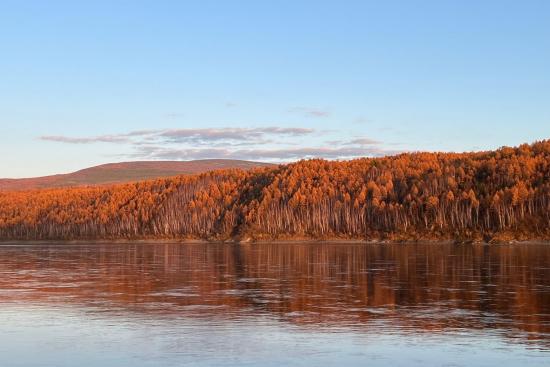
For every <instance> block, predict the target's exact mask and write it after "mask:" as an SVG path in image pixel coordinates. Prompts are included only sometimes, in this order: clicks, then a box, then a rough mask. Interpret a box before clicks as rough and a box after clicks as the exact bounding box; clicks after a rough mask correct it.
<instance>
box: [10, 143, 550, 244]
mask: <svg viewBox="0 0 550 367" xmlns="http://www.w3.org/2000/svg"><path fill="white" fill-rule="evenodd" d="M140 238H141V239H202V240H211V241H243V242H245V241H268V240H278V239H279V240H281V239H284V240H293V239H320V240H334V239H354V240H367V241H379V240H388V241H421V240H451V241H460V242H467V241H486V242H499V241H513V240H548V239H550V140H546V141H540V142H536V143H533V144H523V145H521V146H519V147H515V148H511V147H502V148H500V149H498V150H495V151H486V152H474V153H422V152H420V153H403V154H400V155H395V156H388V157H382V158H360V159H354V160H349V161H327V160H321V159H311V160H303V161H299V162H295V163H291V164H285V165H279V166H274V167H264V168H255V169H251V170H241V169H228V170H216V171H211V172H207V173H202V174H197V175H191V176H177V177H172V178H166V179H156V180H150V181H142V182H136V183H130V184H118V185H110V186H86V187H78V188H59V189H42V190H30V191H10V192H0V239H1V240H48V239H51V240H75V239H140Z"/></svg>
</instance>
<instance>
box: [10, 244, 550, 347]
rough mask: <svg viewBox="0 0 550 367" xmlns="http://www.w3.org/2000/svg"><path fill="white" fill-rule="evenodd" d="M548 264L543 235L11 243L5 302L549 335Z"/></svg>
mask: <svg viewBox="0 0 550 367" xmlns="http://www.w3.org/2000/svg"><path fill="white" fill-rule="evenodd" d="M548 264H550V251H548V250H547V249H546V248H544V247H542V246H536V245H526V246H450V245H449V246H448V245H416V246H412V245H408V246H400V245H367V246H364V245H341V244H339V245H314V244H299V245H297V244H292V245H284V244H273V245H240V246H239V245H183V246H182V245H170V244H166V245H135V246H134V245H123V246H118V245H104V246H102V245H99V246H44V247H40V248H32V249H30V248H28V247H22V248H21V247H9V248H3V249H2V251H1V252H0V265H1V267H0V272H1V273H2V274H1V276H0V288H1V289H3V291H2V299H3V300H4V302H8V301H10V300H11V301H28V302H58V301H62V302H77V303H81V304H90V305H91V304H96V305H105V304H107V305H112V304H113V303H115V304H117V305H119V306H123V307H128V308H132V309H135V310H137V311H138V312H159V313H164V314H166V315H174V316H181V315H186V314H189V315H202V316H215V317H235V316H236V315H237V316H238V315H239V313H242V315H250V314H259V313H262V314H265V315H268V316H270V317H276V318H280V319H282V320H286V321H289V322H293V323H314V324H316V323H322V324H327V325H342V326H353V327H356V328H365V329H366V330H367V329H368V328H369V325H372V323H373V322H377V321H391V322H392V323H393V324H392V325H397V326H401V327H403V328H410V329H411V330H414V331H419V330H425V331H429V330H441V329H448V328H465V329H481V328H500V329H503V330H515V333H516V334H517V333H521V334H522V335H523V333H526V332H528V333H529V335H530V337H533V338H543V337H544V336H542V334H544V333H549V332H550V316H549V313H550V312H549V311H550V292H549V290H550V283H549V282H550V268H548ZM15 290H16V291H17V292H15ZM21 290H27V291H26V292H21ZM197 306H200V307H197ZM208 306H210V307H208ZM218 306H224V307H218Z"/></svg>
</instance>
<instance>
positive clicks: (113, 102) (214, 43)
mask: <svg viewBox="0 0 550 367" xmlns="http://www.w3.org/2000/svg"><path fill="white" fill-rule="evenodd" d="M548 19H550V2H548V1H544V0H539V1H528V0H524V1H506V0H501V1H488V0H487V1H465V0H462V1H441V0H440V1H330V2H329V1H298V0H295V1H270V2H267V1H196V2H191V1H161V0H159V1H116V0H111V1H99V0H94V1H88V2H84V1H55V0H49V1H21V0H19V1H9V0H8V1H6V0H2V1H0V46H1V50H2V51H1V54H0V81H1V83H0V122H1V125H0V126H1V132H2V134H1V135H0V139H1V144H0V153H1V154H2V156H3V157H4V159H2V160H1V161H0V177H24V176H37V175H44V174H51V173H60V172H69V171H74V170H77V169H80V168H83V167H86V166H90V165H95V164H100V163H106V162H114V161H128V160H138V159H139V160H149V159H194V158H243V159H255V160H263V161H289V160H295V159H299V158H302V157H312V156H320V157H325V158H329V159H335V158H349V157H353V156H361V155H369V156H377V155H385V154H392V153H395V152H399V151H414V150H431V151H433V150H438V151H470V150H480V149H493V148H496V147H499V146H502V145H517V144H521V143H524V142H532V141H534V140H540V139H545V138H548V137H550V68H549V65H550V22H549V21H548Z"/></svg>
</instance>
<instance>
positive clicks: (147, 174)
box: [0, 159, 269, 191]
mask: <svg viewBox="0 0 550 367" xmlns="http://www.w3.org/2000/svg"><path fill="white" fill-rule="evenodd" d="M268 165H269V164H267V163H259V162H249V161H240V160H229V159H203V160H196V161H185V162H183V161H138V162H123V163H109V164H103V165H100V166H95V167H91V168H86V169H83V170H80V171H77V172H73V173H67V174H60V175H52V176H44V177H34V178H20V179H0V190H2V191H11V190H31V189H44V188H55V187H73V186H86V185H105V184H116V183H124V182H135V181H143V180H148V179H155V178H161V177H170V176H177V175H181V174H197V173H202V172H207V171H212V170H217V169H230V168H239V169H250V168H254V167H262V166H268Z"/></svg>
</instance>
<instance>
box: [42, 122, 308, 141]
mask: <svg viewBox="0 0 550 367" xmlns="http://www.w3.org/2000/svg"><path fill="white" fill-rule="evenodd" d="M314 132H315V130H313V129H307V128H299V127H296V128H294V127H292V128H284V127H274V126H271V127H257V128H230V127H228V128H204V129H159V130H136V131H131V132H129V133H124V134H115V135H99V136H92V137H71V136H62V135H55V136H50V135H46V136H40V137H39V139H40V140H46V141H55V142H59V143H67V144H92V143H120V142H135V141H132V139H145V140H146V141H149V142H153V141H156V142H171V143H183V142H195V143H201V142H204V143H208V142H214V141H228V142H229V141H255V142H257V141H261V139H262V138H264V137H266V136H303V135H309V134H313V133H314Z"/></svg>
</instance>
